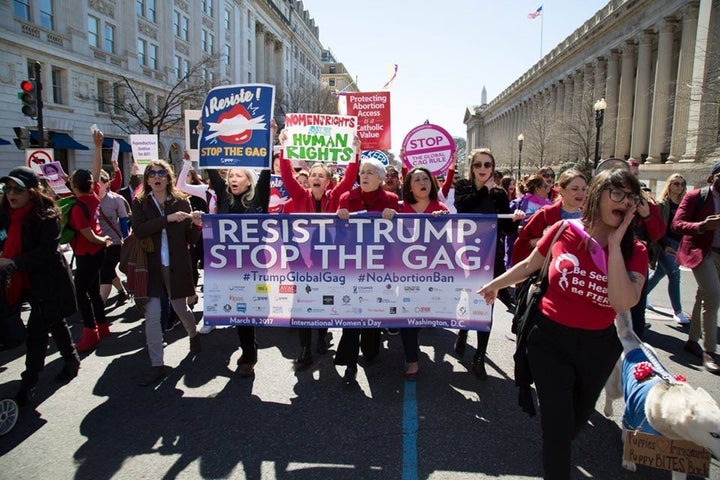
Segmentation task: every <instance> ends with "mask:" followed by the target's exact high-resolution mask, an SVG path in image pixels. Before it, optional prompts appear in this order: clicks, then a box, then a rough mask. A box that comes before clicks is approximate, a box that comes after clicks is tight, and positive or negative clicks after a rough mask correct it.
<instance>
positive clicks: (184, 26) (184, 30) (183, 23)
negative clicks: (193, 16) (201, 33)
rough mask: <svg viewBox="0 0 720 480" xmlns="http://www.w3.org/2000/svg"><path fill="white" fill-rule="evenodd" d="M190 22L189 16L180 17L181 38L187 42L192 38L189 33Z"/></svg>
mask: <svg viewBox="0 0 720 480" xmlns="http://www.w3.org/2000/svg"><path fill="white" fill-rule="evenodd" d="M188 23H189V21H188V17H186V16H183V17H182V18H181V19H180V38H182V39H183V40H185V41H186V42H187V41H188V40H190V34H189V33H188V32H189V28H188Z"/></svg>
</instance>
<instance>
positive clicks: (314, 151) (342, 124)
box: [285, 113, 357, 164]
mask: <svg viewBox="0 0 720 480" xmlns="http://www.w3.org/2000/svg"><path fill="white" fill-rule="evenodd" d="M356 129H357V117H349V116H345V115H326V114H322V113H289V114H287V115H286V116H285V133H286V134H287V141H286V144H285V158H287V159H289V160H305V161H307V162H324V163H340V164H345V163H348V162H350V160H352V159H353V158H354V157H355V147H354V146H353V139H354V138H355V131H356Z"/></svg>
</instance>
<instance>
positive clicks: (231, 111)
mask: <svg viewBox="0 0 720 480" xmlns="http://www.w3.org/2000/svg"><path fill="white" fill-rule="evenodd" d="M274 108H275V87H274V86H273V85H266V84H261V83H256V84H245V85H228V86H222V87H215V88H213V89H212V90H210V91H209V92H208V94H207V97H205V103H204V104H203V107H202V110H201V112H202V118H201V121H202V131H201V132H200V139H199V149H200V159H199V164H200V167H201V168H232V167H249V168H269V167H270V154H269V152H271V148H272V142H273V138H272V131H271V129H270V121H271V120H272V116H273V109H274Z"/></svg>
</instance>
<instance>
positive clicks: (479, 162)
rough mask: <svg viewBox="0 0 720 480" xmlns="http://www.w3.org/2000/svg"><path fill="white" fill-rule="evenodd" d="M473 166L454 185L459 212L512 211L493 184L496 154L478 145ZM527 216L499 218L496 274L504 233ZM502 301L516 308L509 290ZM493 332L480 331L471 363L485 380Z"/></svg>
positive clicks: (461, 345) (459, 349)
mask: <svg viewBox="0 0 720 480" xmlns="http://www.w3.org/2000/svg"><path fill="white" fill-rule="evenodd" d="M468 160H469V163H470V169H469V170H468V178H467V179H463V180H460V181H458V182H457V183H456V184H455V208H456V209H457V212H458V213H496V214H508V213H510V200H509V199H508V196H507V193H505V190H503V189H502V187H500V186H499V185H494V184H493V180H492V178H493V173H494V171H495V157H493V155H492V152H491V151H490V149H488V148H476V149H474V150H472V151H471V152H470V155H469V156H468ZM523 218H525V212H523V211H522V210H515V212H513V216H512V218H505V219H498V232H497V244H496V250H495V251H496V252H497V253H496V255H495V275H494V276H498V275H500V274H502V273H504V272H505V264H504V262H503V256H502V253H500V252H503V251H504V249H503V245H502V237H503V235H502V234H511V233H513V231H514V230H515V223H514V222H517V221H520V220H522V219H523ZM500 294H501V295H500V300H501V301H502V302H503V303H504V304H505V305H506V306H507V307H508V308H510V309H512V308H514V306H513V304H512V299H511V298H510V292H509V291H508V289H507V288H504V289H503V290H502V291H501V292H500ZM467 335H468V332H467V330H460V331H459V332H458V338H457V340H456V341H455V347H454V349H455V353H456V354H457V355H458V356H460V357H462V356H463V354H464V353H465V345H466V343H467ZM489 340H490V331H489V330H488V331H487V332H482V331H480V330H478V331H477V341H478V344H477V350H476V351H475V356H474V357H473V362H472V371H473V372H474V373H475V375H476V376H477V377H478V378H479V379H481V380H485V379H486V378H487V372H486V371H485V354H486V352H487V345H488V341H489Z"/></svg>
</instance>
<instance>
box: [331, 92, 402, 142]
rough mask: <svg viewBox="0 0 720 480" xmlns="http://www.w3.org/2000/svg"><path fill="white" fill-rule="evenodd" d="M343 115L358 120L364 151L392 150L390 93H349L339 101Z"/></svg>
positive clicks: (341, 96) (359, 135)
mask: <svg viewBox="0 0 720 480" xmlns="http://www.w3.org/2000/svg"><path fill="white" fill-rule="evenodd" d="M338 103H339V111H340V112H341V113H342V114H343V115H351V116H355V117H357V119H358V127H357V135H358V137H359V138H360V142H361V147H362V149H363V150H390V149H391V148H392V144H391V141H390V140H391V137H390V92H362V93H361V92H348V93H343V94H341V95H340V97H339V99H338Z"/></svg>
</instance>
